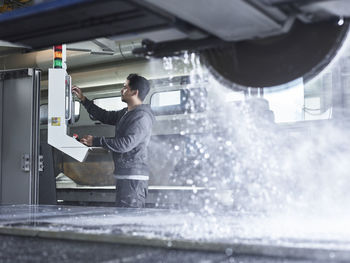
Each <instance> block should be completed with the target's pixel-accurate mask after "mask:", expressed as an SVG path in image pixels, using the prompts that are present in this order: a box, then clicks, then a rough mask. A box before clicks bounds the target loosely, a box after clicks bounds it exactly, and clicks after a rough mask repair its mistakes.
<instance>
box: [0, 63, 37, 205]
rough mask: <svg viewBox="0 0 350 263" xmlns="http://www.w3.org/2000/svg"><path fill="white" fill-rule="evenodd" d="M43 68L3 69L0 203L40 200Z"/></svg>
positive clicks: (0, 73) (0, 82) (0, 80)
mask: <svg viewBox="0 0 350 263" xmlns="http://www.w3.org/2000/svg"><path fill="white" fill-rule="evenodd" d="M39 92H40V71H39V70H34V69H21V70H10V71H0V99H1V104H0V105H1V106H0V126H1V129H0V139H1V140H0V149H1V151H0V168H1V169H0V179H1V181H0V190H1V192H0V204H37V203H38V173H39V167H38V166H39V153H38V149H39V147H38V146H39V133H38V132H39V98H40V96H39V95H40V93H39Z"/></svg>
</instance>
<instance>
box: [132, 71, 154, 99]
mask: <svg viewBox="0 0 350 263" xmlns="http://www.w3.org/2000/svg"><path fill="white" fill-rule="evenodd" d="M126 79H127V80H129V86H130V89H132V90H138V91H139V95H138V97H139V99H140V100H141V101H143V100H144V99H145V98H146V96H147V94H148V92H149V90H150V85H149V82H148V80H147V79H145V78H144V77H142V76H139V75H137V74H134V73H133V74H130V75H129V76H128V77H127V78H126Z"/></svg>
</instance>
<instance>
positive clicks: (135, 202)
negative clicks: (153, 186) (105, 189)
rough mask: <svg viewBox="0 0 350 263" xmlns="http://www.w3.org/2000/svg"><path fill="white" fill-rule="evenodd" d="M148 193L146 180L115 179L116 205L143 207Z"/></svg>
mask: <svg viewBox="0 0 350 263" xmlns="http://www.w3.org/2000/svg"><path fill="white" fill-rule="evenodd" d="M147 194H148V181H147V180H129V179H117V182H116V206H117V207H133V208H141V207H145V204H146V198H147Z"/></svg>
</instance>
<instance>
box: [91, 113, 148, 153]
mask: <svg viewBox="0 0 350 263" xmlns="http://www.w3.org/2000/svg"><path fill="white" fill-rule="evenodd" d="M151 129H152V119H151V117H150V116H149V115H148V114H144V113H142V112H140V113H139V114H138V116H135V118H134V119H133V121H132V122H131V123H130V125H129V127H127V129H126V130H125V132H124V135H123V136H121V137H118V136H116V137H114V138H105V137H94V138H93V141H92V146H94V147H104V148H106V149H108V150H110V151H113V152H119V153H124V152H128V151H130V150H132V149H133V148H135V147H136V146H137V145H139V144H140V142H141V141H142V140H143V139H144V138H145V136H147V134H149V133H150V132H151V131H150V130H151Z"/></svg>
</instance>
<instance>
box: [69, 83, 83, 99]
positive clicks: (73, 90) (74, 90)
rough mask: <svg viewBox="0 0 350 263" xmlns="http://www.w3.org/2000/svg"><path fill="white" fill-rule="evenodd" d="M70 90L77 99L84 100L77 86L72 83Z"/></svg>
mask: <svg viewBox="0 0 350 263" xmlns="http://www.w3.org/2000/svg"><path fill="white" fill-rule="evenodd" d="M72 92H73V93H74V94H75V95H76V96H77V97H78V99H79V100H81V101H82V102H84V101H85V99H86V98H85V96H84V94H83V92H82V91H81V89H80V88H79V87H77V86H75V85H74V86H73V87H72Z"/></svg>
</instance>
